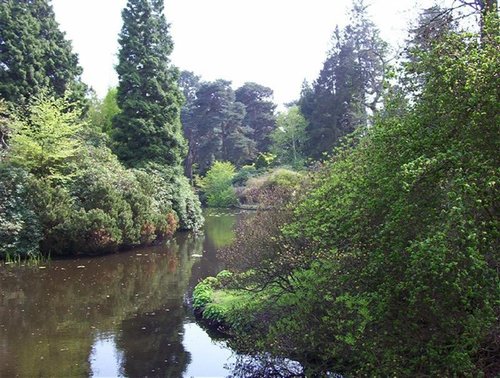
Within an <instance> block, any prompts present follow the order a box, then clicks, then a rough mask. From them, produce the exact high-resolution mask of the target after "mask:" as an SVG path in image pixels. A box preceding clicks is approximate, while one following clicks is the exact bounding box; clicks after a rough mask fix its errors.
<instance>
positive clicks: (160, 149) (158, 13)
mask: <svg viewBox="0 0 500 378" xmlns="http://www.w3.org/2000/svg"><path fill="white" fill-rule="evenodd" d="M163 9H164V7H163V0H128V2H127V6H126V7H125V9H124V10H123V12H122V17H123V28H122V31H121V34H120V39H119V42H120V45H121V48H120V52H119V63H118V66H117V72H118V76H119V85H118V94H117V102H118V106H119V107H120V109H121V112H120V114H118V115H117V116H116V117H115V118H114V119H113V128H114V132H113V139H114V141H115V151H116V153H117V154H118V156H119V157H120V159H121V160H122V161H123V162H124V163H125V164H127V165H129V166H135V167H136V166H141V165H143V164H144V163H146V162H155V163H158V164H161V165H167V166H180V165H181V164H182V160H183V156H184V154H185V144H186V143H185V141H184V138H183V136H182V129H181V122H180V109H181V105H182V102H183V96H182V93H181V91H180V90H179V88H178V85H177V80H178V71H177V69H175V68H174V67H172V66H171V64H170V59H169V56H170V53H171V52H172V49H173V42H172V38H171V37H170V35H169V30H168V29H169V28H168V24H167V22H166V20H165V17H164V15H163Z"/></svg>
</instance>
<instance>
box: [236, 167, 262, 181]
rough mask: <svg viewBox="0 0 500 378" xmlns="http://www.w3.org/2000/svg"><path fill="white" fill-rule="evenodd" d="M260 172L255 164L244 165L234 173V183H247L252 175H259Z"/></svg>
mask: <svg viewBox="0 0 500 378" xmlns="http://www.w3.org/2000/svg"><path fill="white" fill-rule="evenodd" d="M258 174H259V171H257V168H255V164H252V165H244V166H243V167H241V168H240V169H239V170H238V172H236V174H235V175H234V177H233V184H234V185H237V186H241V185H245V183H246V182H247V180H248V179H249V178H250V177H254V176H257V175H258Z"/></svg>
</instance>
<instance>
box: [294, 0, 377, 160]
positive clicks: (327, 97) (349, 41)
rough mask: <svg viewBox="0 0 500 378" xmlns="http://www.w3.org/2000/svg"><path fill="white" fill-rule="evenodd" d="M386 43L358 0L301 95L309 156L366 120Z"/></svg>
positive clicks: (372, 105)
mask: <svg viewBox="0 0 500 378" xmlns="http://www.w3.org/2000/svg"><path fill="white" fill-rule="evenodd" d="M385 53H386V44H385V43H384V42H383V41H382V40H381V39H380V37H379V32H378V30H377V28H376V27H375V25H374V24H373V22H372V21H371V20H369V18H368V16H367V13H366V7H365V6H364V4H363V1H362V0H360V1H357V2H356V3H355V4H354V7H353V10H352V12H351V20H350V23H349V25H348V26H347V27H346V28H345V29H343V30H339V29H338V28H337V29H336V30H335V33H334V34H333V48H332V50H331V51H330V53H329V55H328V57H327V59H326V61H325V63H324V65H323V68H322V70H321V72H320V75H319V77H318V79H316V81H315V82H314V83H313V85H312V87H308V86H307V85H306V86H305V87H304V88H303V91H302V96H301V99H300V101H299V105H300V108H301V112H302V113H303V115H304V116H305V118H306V119H307V121H308V122H309V124H308V128H307V133H308V136H309V143H308V148H307V151H306V152H307V153H308V155H309V156H311V157H313V158H321V156H322V154H323V153H325V152H329V151H331V149H332V148H333V147H334V146H335V145H336V144H337V143H338V141H339V139H340V138H342V137H343V136H345V135H347V134H349V133H351V132H352V131H354V129H355V128H356V127H357V126H359V125H364V124H366V123H367V122H368V115H369V112H371V113H374V112H375V111H376V110H377V106H378V105H379V102H380V98H381V95H382V89H383V75H384V71H385Z"/></svg>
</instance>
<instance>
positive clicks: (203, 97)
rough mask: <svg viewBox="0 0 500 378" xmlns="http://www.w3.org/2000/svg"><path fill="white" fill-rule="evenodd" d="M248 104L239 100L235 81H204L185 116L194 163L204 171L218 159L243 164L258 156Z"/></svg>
mask: <svg viewBox="0 0 500 378" xmlns="http://www.w3.org/2000/svg"><path fill="white" fill-rule="evenodd" d="M244 118H245V107H244V105H243V104H241V103H239V102H236V100H235V93H234V91H233V89H232V88H231V82H229V81H226V80H216V81H214V82H208V83H203V84H202V85H201V86H200V88H199V90H198V91H197V92H196V99H195V100H194V102H193V104H192V106H191V109H190V112H189V113H188V114H186V117H185V119H184V121H185V122H186V123H185V126H184V127H185V129H189V130H190V131H191V132H190V134H189V135H190V143H191V148H192V153H193V160H192V162H193V163H197V164H198V167H199V170H200V172H202V173H204V172H206V171H207V170H208V168H210V166H211V165H212V163H213V162H214V161H216V160H223V161H229V162H231V163H234V164H236V165H241V164H243V163H245V162H248V161H249V160H251V159H252V158H254V157H255V152H256V150H255V141H253V140H252V139H251V135H250V134H251V132H252V130H251V129H250V128H248V127H245V125H244V124H243V119H244Z"/></svg>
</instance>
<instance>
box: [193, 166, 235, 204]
mask: <svg viewBox="0 0 500 378" xmlns="http://www.w3.org/2000/svg"><path fill="white" fill-rule="evenodd" d="M234 175H235V168H234V165H232V164H231V163H229V162H221V161H216V162H214V164H213V165H212V167H211V168H210V169H209V170H208V172H207V174H206V176H205V177H204V178H203V179H202V182H201V186H202V189H203V192H204V194H205V197H206V200H207V205H208V206H210V207H231V206H234V205H236V203H237V199H236V194H235V191H234V188H233V186H232V181H233V177H234Z"/></svg>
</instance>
